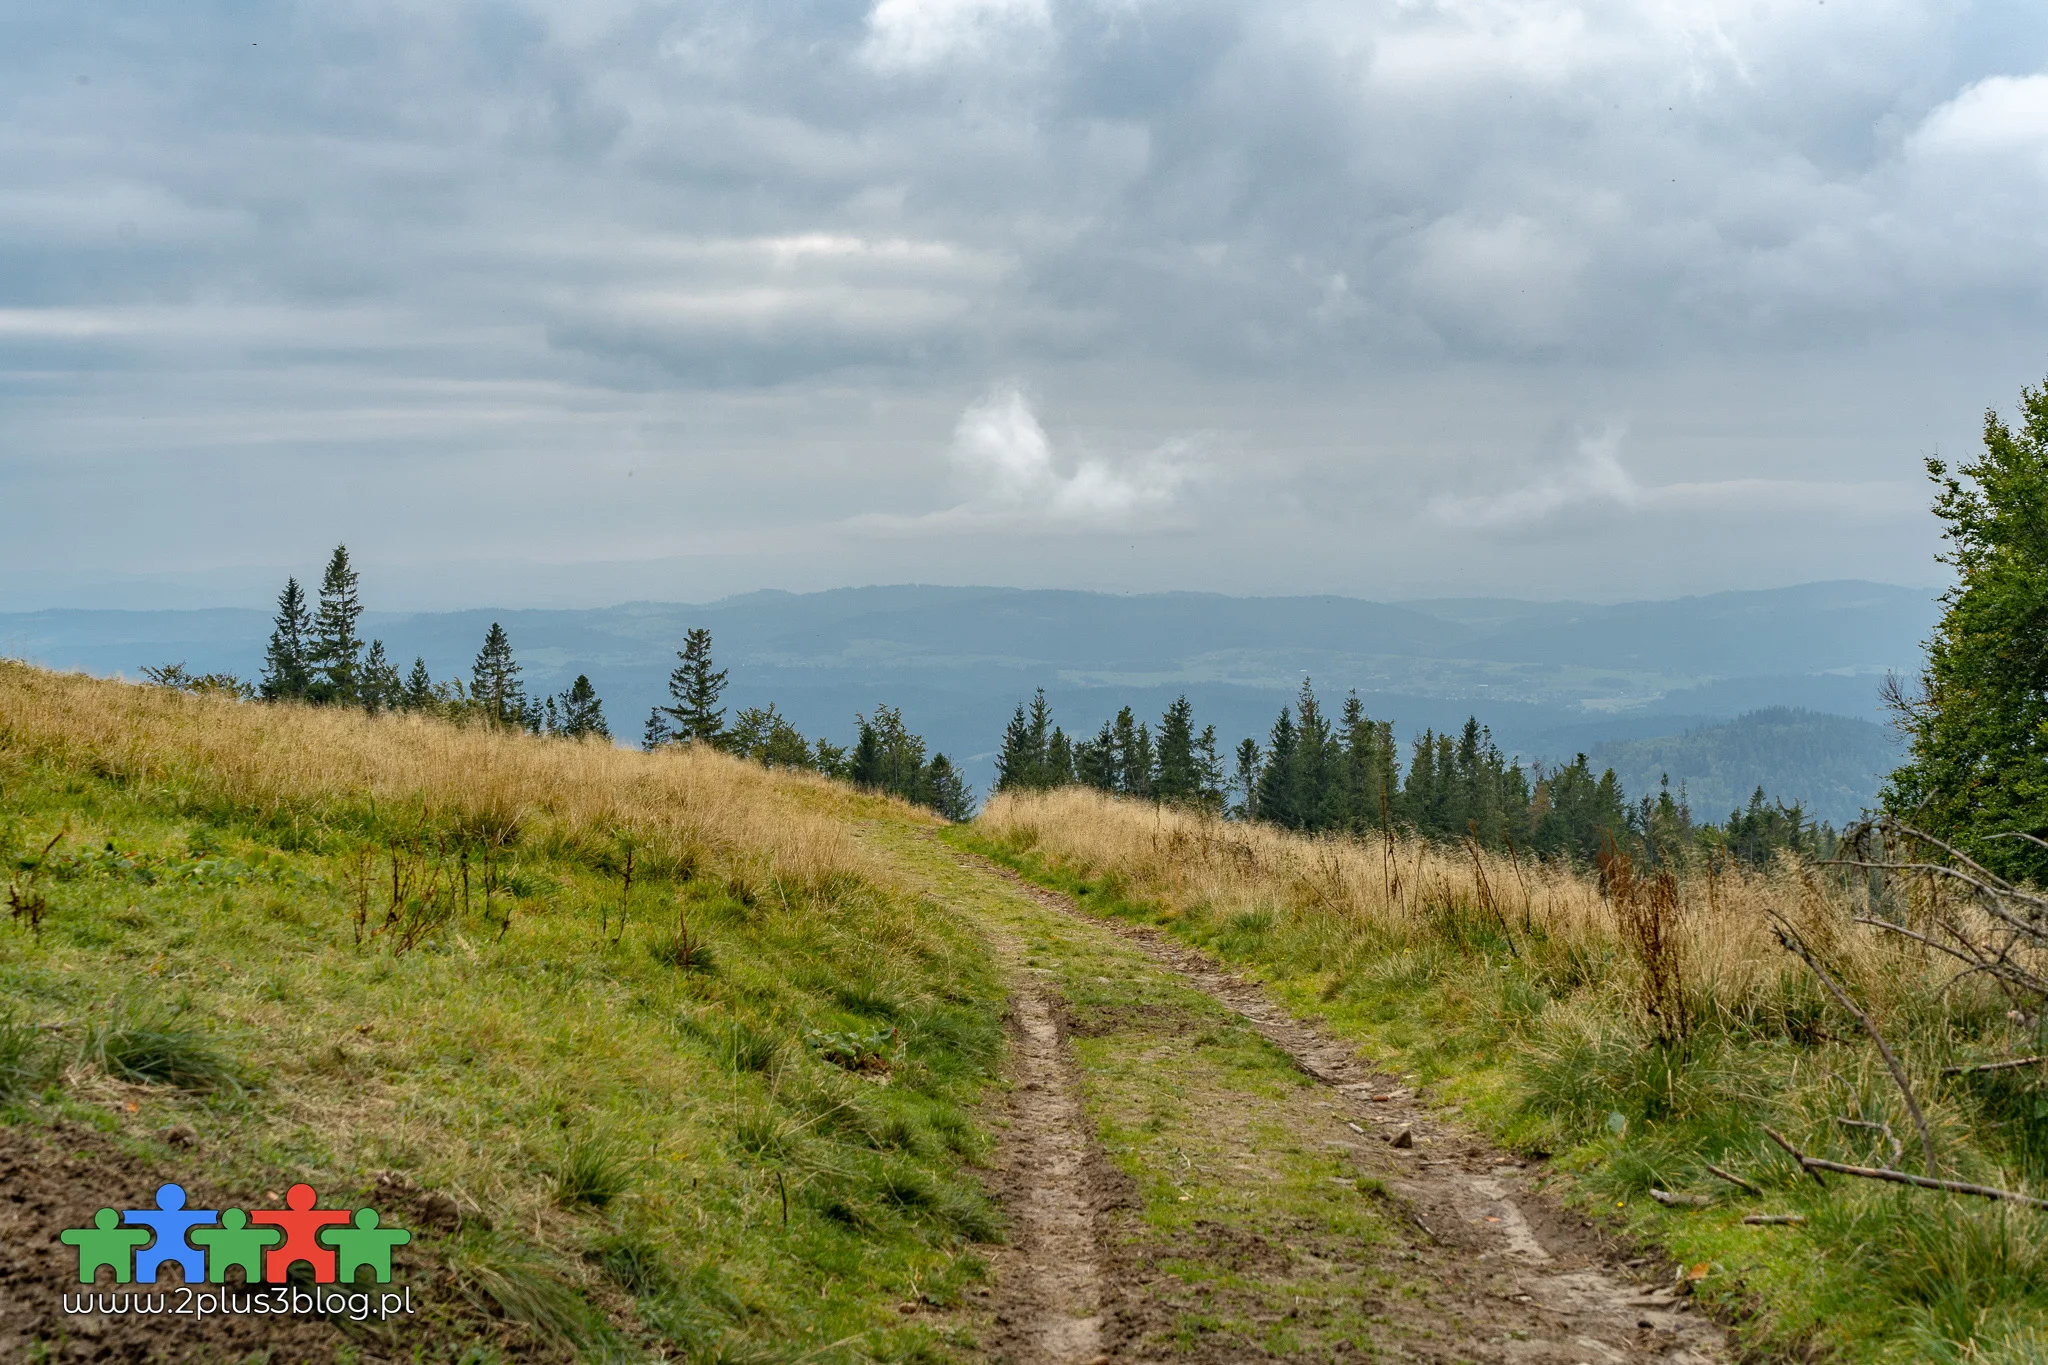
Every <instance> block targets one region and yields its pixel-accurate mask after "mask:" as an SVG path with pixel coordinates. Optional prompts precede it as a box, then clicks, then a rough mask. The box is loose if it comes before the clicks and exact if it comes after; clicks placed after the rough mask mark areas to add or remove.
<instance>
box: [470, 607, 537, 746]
mask: <svg viewBox="0 0 2048 1365" xmlns="http://www.w3.org/2000/svg"><path fill="white" fill-rule="evenodd" d="M469 700H470V704H471V705H472V706H474V707H475V708H476V710H477V711H478V713H479V714H481V715H482V716H483V717H484V719H485V720H487V721H489V722H490V723H491V724H493V725H521V726H523V725H525V724H526V723H527V706H526V689H525V687H524V686H523V685H522V684H521V683H520V681H519V663H518V661H517V660H516V659H514V658H513V657H512V641H511V638H510V637H509V636H507V635H506V634H505V628H504V627H503V626H501V625H499V624H498V623H497V622H496V621H493V622H491V628H490V630H489V631H487V632H485V634H484V647H483V648H482V649H480V650H478V651H477V656H476V664H475V665H474V667H472V668H471V669H470V675H469Z"/></svg>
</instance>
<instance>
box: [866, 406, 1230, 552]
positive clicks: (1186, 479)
mask: <svg viewBox="0 0 2048 1365" xmlns="http://www.w3.org/2000/svg"><path fill="white" fill-rule="evenodd" d="M949 457H950V461H951V464H952V466H953V469H954V472H955V473H956V474H957V475H958V476H959V477H960V478H961V480H962V481H963V482H964V483H965V484H966V485H967V487H968V489H969V495H968V497H967V498H966V500H965V501H963V502H960V503H957V504H955V505H954V506H952V507H948V508H946V509H944V510H942V511H938V512H932V513H928V514H926V515H924V516H920V517H894V516H867V517H859V518H856V519H855V520H854V522H853V523H852V524H853V525H854V526H856V527H858V528H860V529H864V530H869V531H880V532H885V533H899V534H900V533H903V532H917V531H958V530H967V529H973V528H1009V529H1034V528H1036V529H1056V530H1062V529H1074V530H1078V529H1109V528H1122V527H1126V526H1129V525H1131V524H1133V523H1135V522H1138V521H1141V520H1145V519H1148V518H1156V517H1157V516H1159V515H1161V514H1164V513H1167V512H1169V511H1171V510H1172V509H1173V508H1174V507H1175V506H1176V504H1177V503H1178V502H1179V501H1180V498H1181V495H1182V493H1183V492H1184V491H1185V490H1186V489H1187V487H1188V485H1189V484H1190V483H1191V482H1192V481H1193V480H1194V479H1195V477H1196V476H1197V474H1198V472H1199V471H1198V469H1197V468H1196V466H1195V465H1194V464H1193V463H1192V462H1191V461H1190V460H1189V459H1188V458H1187V447H1186V444H1185V443H1184V442H1170V443H1168V444H1167V445H1166V446H1164V447H1162V448H1161V449H1159V450H1156V451H1154V452H1152V453H1151V454H1149V455H1145V456H1141V457H1138V458H1136V459H1132V460H1127V461H1122V462H1119V463H1115V464H1112V463H1110V462H1109V461H1106V460H1101V459H1082V460H1079V461H1077V462H1076V463H1075V465H1074V468H1073V472H1072V473H1063V472H1061V469H1060V462H1059V461H1057V460H1056V459H1055V458H1054V454H1053V447H1052V440H1051V438H1050V437H1048V436H1047V435H1046V433H1045V428H1044V427H1043V426H1042V425H1040V423H1039V420H1038V414H1037V413H1035V412H1033V411H1032V408H1031V403H1030V400H1029V399H1027V398H1026V397H1025V396H1024V392H1023V390H1021V389H1019V388H1018V387H1017V386H1015V385H1013V384H1006V385H1000V386H998V387H997V388H995V389H993V390H991V391H990V392H989V393H988V394H987V395H986V396H984V397H983V398H981V399H979V400H978V401H976V402H974V403H970V404H969V405H968V406H967V409H966V411H964V412H962V413H961V414H960V420H959V422H958V423H957V424H956V425H955V426H954V428H953V445H952V449H951V450H950V452H949Z"/></svg>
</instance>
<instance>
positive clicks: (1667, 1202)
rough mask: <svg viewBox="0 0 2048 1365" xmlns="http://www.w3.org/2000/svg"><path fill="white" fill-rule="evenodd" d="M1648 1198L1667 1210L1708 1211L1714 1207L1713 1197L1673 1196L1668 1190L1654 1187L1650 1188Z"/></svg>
mask: <svg viewBox="0 0 2048 1365" xmlns="http://www.w3.org/2000/svg"><path fill="white" fill-rule="evenodd" d="M1650 1198H1652V1199H1654V1200H1656V1201H1657V1202H1658V1203H1660V1204H1662V1205H1663V1206H1664V1207H1665V1208H1667V1209H1710V1208H1712V1207H1713V1206H1714V1200H1713V1197H1712V1196H1710V1195H1704V1194H1673V1193H1672V1192H1671V1191H1669V1190H1660V1189H1658V1188H1657V1187H1655V1186H1654V1185H1653V1186H1651V1187H1650Z"/></svg>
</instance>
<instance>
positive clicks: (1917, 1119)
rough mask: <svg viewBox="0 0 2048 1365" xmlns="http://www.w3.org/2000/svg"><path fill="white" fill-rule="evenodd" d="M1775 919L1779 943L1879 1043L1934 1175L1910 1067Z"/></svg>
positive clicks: (1796, 933) (1785, 923) (1786, 923)
mask: <svg viewBox="0 0 2048 1365" xmlns="http://www.w3.org/2000/svg"><path fill="white" fill-rule="evenodd" d="M1772 918H1773V919H1774V920H1776V921H1777V935H1778V942H1779V943H1780V944H1782V945H1784V948H1785V950H1786V951H1787V952H1789V953H1793V954H1796V955H1797V956H1798V958H1799V960H1800V961H1802V962H1804V963H1805V964H1806V965H1807V966H1808V967H1811V968H1812V969H1813V974H1814V975H1815V976H1817V977H1819V978H1820V981H1821V984H1822V985H1823V986H1826V987H1827V988H1828V994H1829V995H1832V996H1834V997H1835V1003H1837V1004H1839V1005H1840V1006H1841V1007H1842V1008H1843V1009H1845V1010H1847V1011H1849V1013H1850V1014H1852V1015H1854V1016H1855V1018H1856V1022H1857V1023H1859V1024H1861V1025H1863V1031H1864V1032H1865V1033H1867V1034H1869V1035H1870V1041H1871V1042H1873V1043H1875V1044H1877V1051H1878V1054H1879V1055H1880V1056H1882V1057H1883V1058H1884V1064H1885V1066H1886V1067H1888V1068H1889V1069H1890V1070H1891V1073H1892V1079H1893V1080H1894V1081H1896V1082H1897V1083H1898V1087H1899V1094H1900V1095H1902V1096H1904V1097H1905V1101H1906V1111H1907V1112H1908V1113H1910V1114H1911V1115H1912V1116H1913V1126H1914V1127H1916V1128H1918V1129H1919V1130H1920V1150H1921V1153H1922V1154H1923V1155H1924V1156H1925V1157H1926V1159H1927V1170H1928V1172H1929V1173H1930V1174H1931V1173H1932V1172H1933V1171H1935V1170H1936V1169H1937V1167H1936V1165H1935V1161H1934V1137H1933V1135H1932V1134H1931V1133H1929V1132H1928V1131H1927V1116H1926V1115H1925V1114H1922V1113H1921V1112H1920V1101H1918V1100H1916V1099H1914V1098H1913V1085H1912V1082H1910V1081H1909V1080H1907V1078H1906V1068H1905V1067H1904V1066H1902V1065H1900V1063H1899V1059H1898V1056H1897V1054H1895V1053H1894V1052H1893V1051H1892V1049H1891V1044H1889V1043H1887V1042H1886V1041H1885V1040H1884V1035H1883V1034H1882V1033H1880V1032H1878V1030H1877V1025H1876V1024H1875V1023H1873V1022H1871V1018H1870V1016H1869V1015H1867V1014H1865V1013H1864V1012H1863V1011H1862V1010H1860V1009H1857V1008H1856V1002H1855V1001H1853V1000H1851V999H1850V998H1849V993H1848V992H1847V991H1845V990H1843V989H1842V988H1841V987H1840V986H1839V985H1837V984H1836V983H1835V979H1834V978H1833V977H1832V976H1829V975H1828V973H1827V969H1826V968H1824V967H1822V966H1821V965H1820V962H1819V960H1818V959H1816V958H1815V957H1814V955H1813V954H1812V953H1811V952H1809V951H1808V950H1807V947H1806V943H1805V941H1804V940H1803V939H1801V938H1800V937H1799V931H1798V930H1796V929H1794V928H1793V927H1792V925H1791V923H1790V922H1789V921H1787V920H1786V919H1785V918H1784V917H1783V916H1780V915H1777V914H1776V913H1773V914H1772Z"/></svg>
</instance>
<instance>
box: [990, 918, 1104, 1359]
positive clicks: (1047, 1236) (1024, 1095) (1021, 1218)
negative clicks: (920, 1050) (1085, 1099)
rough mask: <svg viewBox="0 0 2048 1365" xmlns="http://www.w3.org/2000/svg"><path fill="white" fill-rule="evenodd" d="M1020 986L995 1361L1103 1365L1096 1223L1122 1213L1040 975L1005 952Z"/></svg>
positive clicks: (997, 1168)
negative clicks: (1115, 1210)
mask: <svg viewBox="0 0 2048 1365" xmlns="http://www.w3.org/2000/svg"><path fill="white" fill-rule="evenodd" d="M1000 948H1001V951H1002V956H1003V957H1004V958H1005V960H1006V962H1007V964H1008V965H1009V967H1010V969H1011V972H1012V979H1013V980H1014V981H1015V982H1016V983H1017V984H1016V988H1015V990H1014V992H1013V993H1012V995H1011V998H1010V1018H1009V1026H1010V1034H1011V1048H1010V1066H1009V1081H1010V1089H1009V1092H1008V1095H1007V1096H1006V1099H1005V1103H1004V1108H1003V1132H1002V1138H1001V1141H1000V1142H999V1143H998V1145H997V1150H996V1156H995V1160H994V1163H993V1171H992V1175H993V1177H994V1179H993V1181H992V1183H993V1184H994V1185H995V1187H996V1193H997V1195H998V1197H999V1198H1000V1199H1001V1201H1002V1203H1003V1205H1004V1207H1005V1208H1006V1209H1007V1210H1008V1211H1009V1214H1010V1239H1009V1244H1008V1245H1007V1246H1005V1247H1003V1248H1002V1249H1001V1250H999V1251H998V1252H996V1253H995V1254H994V1256H993V1257H992V1258H991V1259H992V1260H993V1261H994V1262H995V1268H996V1274H995V1283H996V1301H995V1303H994V1305H993V1314H992V1318H991V1319H990V1328H991V1330H990V1331H989V1333H988V1337H989V1341H988V1345H989V1348H990V1354H991V1356H992V1358H994V1359H997V1360H1001V1361H1005V1362H1014V1363H1015V1365H1088V1362H1091V1361H1095V1360H1098V1359H1101V1358H1102V1309H1103V1255H1102V1240H1101V1215H1102V1212H1103V1210H1104V1209H1105V1208H1108V1207H1111V1206H1114V1205H1115V1204H1118V1203H1121V1202H1124V1201H1125V1196H1124V1195H1123V1194H1122V1192H1121V1190H1120V1188H1119V1186H1120V1181H1119V1178H1118V1177H1117V1176H1116V1175H1115V1173H1114V1172H1112V1171H1111V1170H1110V1169H1109V1168H1108V1166H1107V1164H1106V1163H1105V1162H1104V1161H1103V1160H1102V1157H1101V1154H1100V1153H1099V1152H1098V1151H1097V1150H1096V1147H1095V1144H1094V1141H1093V1139H1092V1137H1091V1135H1090V1133H1089V1128H1088V1119H1087V1116H1086V1115H1085V1114H1084V1113H1083V1112H1082V1108H1081V1099H1080V1088H1079V1082H1078V1078H1077V1076H1076V1074H1075V1070H1074V1064H1073V1059H1072V1057H1071V1056H1070V1055H1069V1052H1068V1048H1067V1042H1066V1036H1065V1029H1064V1027H1063V1026H1062V1024H1061V1018H1060V1008H1059V1006H1060V1001H1059V997H1058V995H1057V993H1056V992H1055V991H1054V989H1053V988H1052V986H1051V985H1050V983H1049V982H1047V981H1045V980H1044V979H1043V976H1044V974H1043V973H1041V972H1039V971H1037V970H1036V969H1033V968H1028V967H1023V966H1021V965H1019V963H1020V959H1021V957H1022V954H1021V953H1019V952H1018V951H1017V950H1016V947H1015V945H1014V944H1011V943H1008V942H1003V943H1002V944H1000Z"/></svg>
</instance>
